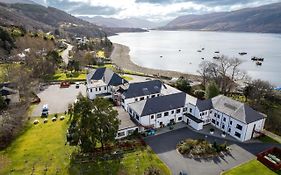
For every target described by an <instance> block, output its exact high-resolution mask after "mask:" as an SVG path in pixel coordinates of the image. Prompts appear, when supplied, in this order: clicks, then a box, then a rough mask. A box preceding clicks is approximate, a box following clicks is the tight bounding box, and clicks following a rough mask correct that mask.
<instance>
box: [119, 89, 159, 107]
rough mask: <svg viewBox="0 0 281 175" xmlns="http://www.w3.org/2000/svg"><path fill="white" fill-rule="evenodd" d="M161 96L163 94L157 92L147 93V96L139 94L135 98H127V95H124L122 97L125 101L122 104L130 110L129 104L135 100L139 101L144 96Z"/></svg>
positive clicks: (145, 97)
mask: <svg viewBox="0 0 281 175" xmlns="http://www.w3.org/2000/svg"><path fill="white" fill-rule="evenodd" d="M153 95H154V96H155V97H157V96H160V95H161V94H160V93H156V94H151V95H146V96H138V97H134V98H127V99H125V96H124V95H122V99H123V100H124V102H122V103H121V105H122V106H123V108H124V109H125V110H126V111H128V104H130V103H134V102H137V101H141V98H144V99H143V100H145V99H147V98H152V96H153Z"/></svg>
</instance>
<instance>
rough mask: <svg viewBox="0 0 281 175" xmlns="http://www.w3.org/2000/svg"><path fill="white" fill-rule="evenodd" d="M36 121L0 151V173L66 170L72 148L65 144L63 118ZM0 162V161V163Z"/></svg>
mask: <svg viewBox="0 0 281 175" xmlns="http://www.w3.org/2000/svg"><path fill="white" fill-rule="evenodd" d="M39 120H40V123H39V124H38V125H33V124H31V123H30V124H29V125H28V127H27V128H26V131H25V132H24V133H23V134H22V135H20V136H19V137H18V138H17V139H16V140H15V141H14V142H13V143H12V145H11V146H10V147H8V148H7V149H6V150H4V151H1V152H0V157H3V160H2V163H3V162H4V167H3V168H2V169H1V168H0V174H8V173H9V172H11V171H13V173H11V174H18V175H23V174H31V173H32V171H33V167H34V173H35V174H44V172H45V170H47V171H46V173H47V174H56V172H57V173H58V174H68V166H69V163H70V161H69V154H70V153H72V151H73V148H72V147H69V146H67V145H66V146H65V140H66V139H65V131H66V128H67V121H66V120H67V119H66V120H64V121H60V120H58V121H56V122H51V121H49V122H48V123H47V124H43V123H42V119H39ZM0 164H1V163H0Z"/></svg>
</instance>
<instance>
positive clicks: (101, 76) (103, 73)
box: [87, 68, 128, 86]
mask: <svg viewBox="0 0 281 175" xmlns="http://www.w3.org/2000/svg"><path fill="white" fill-rule="evenodd" d="M91 80H102V81H103V82H104V83H105V84H107V85H112V86H118V85H121V84H124V83H128V82H127V81H126V80H125V79H123V78H122V77H120V76H119V75H118V74H116V73H115V72H113V71H112V70H111V69H109V68H98V69H96V70H95V71H93V72H91V73H89V74H88V75H87V81H88V82H90V81H91Z"/></svg>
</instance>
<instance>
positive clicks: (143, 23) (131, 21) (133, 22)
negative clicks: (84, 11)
mask: <svg viewBox="0 0 281 175" xmlns="http://www.w3.org/2000/svg"><path fill="white" fill-rule="evenodd" d="M80 18H81V19H84V20H86V21H88V22H91V23H93V24H96V25H99V26H105V27H110V28H146V29H149V28H155V27H160V26H161V25H162V24H160V23H156V22H152V21H148V20H144V19H139V18H126V19H117V18H104V17H102V16H95V17H80Z"/></svg>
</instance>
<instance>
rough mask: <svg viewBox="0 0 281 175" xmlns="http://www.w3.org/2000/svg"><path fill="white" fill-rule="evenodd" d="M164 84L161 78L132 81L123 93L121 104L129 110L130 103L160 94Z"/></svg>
mask: <svg viewBox="0 0 281 175" xmlns="http://www.w3.org/2000/svg"><path fill="white" fill-rule="evenodd" d="M164 86H165V85H164V84H163V83H162V82H161V81H160V80H151V81H145V82H137V83H131V84H129V86H128V88H127V89H124V91H123V93H122V96H121V97H122V102H121V105H122V106H123V108H124V109H125V110H126V111H127V110H128V109H127V108H128V104H130V103H134V102H138V101H141V100H145V99H147V98H154V97H158V96H160V95H161V89H162V88H164Z"/></svg>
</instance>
